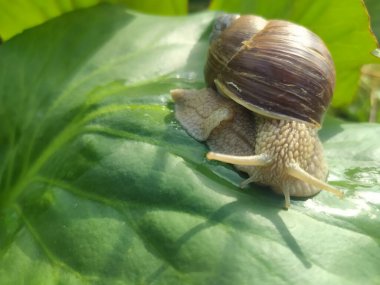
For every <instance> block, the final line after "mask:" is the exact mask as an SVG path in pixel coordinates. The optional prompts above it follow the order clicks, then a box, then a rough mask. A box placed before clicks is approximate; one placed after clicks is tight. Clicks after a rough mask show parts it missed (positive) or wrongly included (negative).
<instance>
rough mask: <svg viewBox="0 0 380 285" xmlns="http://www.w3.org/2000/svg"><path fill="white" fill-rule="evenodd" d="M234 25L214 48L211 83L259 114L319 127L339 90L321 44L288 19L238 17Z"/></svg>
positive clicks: (210, 62)
mask: <svg viewBox="0 0 380 285" xmlns="http://www.w3.org/2000/svg"><path fill="white" fill-rule="evenodd" d="M230 22H231V23H228V25H226V27H222V29H221V30H219V31H218V34H217V36H216V37H215V36H214V39H213V40H212V42H211V44H210V48H209V53H208V59H207V63H206V66H205V79H206V83H207V85H208V86H210V87H213V88H216V89H218V91H219V92H220V93H222V94H223V95H225V96H227V97H230V98H231V99H233V100H235V101H236V102H238V103H239V104H241V105H243V106H244V107H246V108H248V109H249V110H251V111H254V112H256V113H259V114H261V115H264V116H267V117H271V118H276V119H286V120H297V121H302V122H306V123H310V124H312V125H314V126H315V127H320V124H321V121H322V118H323V115H324V113H325V111H326V109H327V107H328V105H329V104H330V101H331V99H332V94H333V90H334V86H335V68H334V63H333V61H332V58H331V55H330V53H329V51H328V49H327V47H326V46H325V44H324V43H323V41H322V40H321V39H320V38H319V37H318V36H317V35H316V34H314V33H313V32H311V31H309V30H307V29H306V28H304V27H302V26H299V25H296V24H294V23H291V22H287V21H282V20H270V21H267V20H265V19H264V18H261V17H257V16H236V15H234V16H233V18H232V20H231V21H230ZM219 25H220V24H219Z"/></svg>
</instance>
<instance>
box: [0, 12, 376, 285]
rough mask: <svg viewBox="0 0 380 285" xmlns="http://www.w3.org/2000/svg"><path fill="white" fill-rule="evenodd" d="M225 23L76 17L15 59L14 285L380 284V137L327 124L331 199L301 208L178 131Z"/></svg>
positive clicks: (5, 87)
mask: <svg viewBox="0 0 380 285" xmlns="http://www.w3.org/2000/svg"><path fill="white" fill-rule="evenodd" d="M213 18H214V14H213V13H202V14H195V15H192V16H189V17H173V18H170V17H167V18H166V17H157V16H146V15H140V14H135V13H131V12H129V11H124V10H122V9H120V7H117V6H99V7H93V8H89V9H86V10H81V11H76V12H73V13H68V14H66V15H64V16H61V17H58V18H56V19H54V20H52V21H49V22H48V23H46V24H44V25H41V26H39V27H37V28H34V29H31V30H29V31H27V32H25V33H23V34H22V35H19V36H16V37H14V38H13V39H11V40H9V41H7V42H6V43H4V44H3V45H2V46H1V47H0V54H1V57H0V101H1V102H2V104H1V105H0V122H1V128H0V162H1V164H0V191H1V192H0V209H1V210H0V284H22V283H25V282H27V283H28V284H252V283H253V282H257V283H260V284H306V283H307V284H358V283H363V284H364V283H367V284H376V283H379V282H380V273H379V270H378V269H379V266H380V264H379V262H380V261H379V260H380V258H379V257H380V247H379V243H380V232H379V230H378V224H379V222H380V216H379V215H380V213H379V210H380V189H379V182H380V170H379V169H380V167H379V166H380V147H379V144H378V141H379V139H380V135H379V134H380V127H379V125H376V124H346V123H342V122H339V121H336V120H335V119H332V118H327V120H326V121H325V125H324V128H323V130H322V131H321V133H320V134H321V138H322V140H323V143H324V147H325V150H326V156H327V160H328V162H329V164H330V172H331V174H330V183H332V184H334V185H336V186H337V187H340V188H342V189H343V190H344V191H345V194H346V196H345V198H344V199H342V200H339V199H337V198H335V197H333V196H331V195H330V194H328V193H321V194H318V195H317V196H315V197H313V198H310V199H306V200H297V201H292V207H291V208H290V210H288V211H284V210H282V205H283V197H280V196H276V195H275V194H272V193H271V192H270V190H269V189H267V188H264V187H258V186H255V185H252V186H251V187H250V188H249V189H246V190H244V191H242V190H240V189H239V188H238V185H239V183H240V182H241V181H242V180H243V179H244V177H243V175H242V174H239V173H237V172H236V171H235V170H234V169H233V168H232V167H231V166H229V165H226V164H222V163H217V162H208V161H206V160H205V158H204V155H205V153H206V151H207V149H206V147H205V146H204V145H203V144H201V143H199V142H197V141H195V140H194V139H192V138H191V137H189V136H188V135H187V134H186V132H185V131H184V130H183V129H182V128H181V126H179V125H178V124H177V122H176V121H175V119H174V114H173V104H172V102H171V99H170V96H169V90H170V89H173V88H180V87H182V88H200V87H202V86H203V85H204V83H203V76H202V69H203V64H204V60H205V56H206V52H207V41H208V33H209V30H210V23H211V21H212V20H213Z"/></svg>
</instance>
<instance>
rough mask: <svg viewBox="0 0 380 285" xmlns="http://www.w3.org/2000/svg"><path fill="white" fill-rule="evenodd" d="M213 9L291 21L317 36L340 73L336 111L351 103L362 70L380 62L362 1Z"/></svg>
mask: <svg viewBox="0 0 380 285" xmlns="http://www.w3.org/2000/svg"><path fill="white" fill-rule="evenodd" d="M211 8H212V9H214V10H223V11H228V12H235V13H248V14H257V15H261V16H264V17H266V18H268V19H277V18H280V19H288V20H290V21H293V22H296V23H299V24H301V25H304V26H306V27H308V28H309V29H311V30H312V31H314V32H315V33H316V34H318V35H319V36H320V37H321V38H322V39H323V40H324V41H325V43H326V45H327V46H328V48H329V49H330V51H331V54H332V56H333V59H334V62H335V66H336V70H337V84H336V89H335V93H334V98H333V102H332V104H333V106H334V107H342V106H345V105H347V104H349V103H351V102H352V99H353V98H354V97H355V95H356V90H357V86H358V80H359V76H360V67H361V66H362V65H363V64H366V63H370V62H379V61H378V59H376V58H375V57H373V56H372V55H371V52H372V51H373V50H374V49H375V48H376V40H375V37H374V36H373V35H372V34H371V33H370V30H369V21H368V15H367V13H366V10H365V8H364V5H363V4H362V2H361V1H360V0H346V1H341V0H305V1H293V0H265V1H264V0H260V1H251V0H234V1H229V0H228V1H227V0H213V1H212V4H211Z"/></svg>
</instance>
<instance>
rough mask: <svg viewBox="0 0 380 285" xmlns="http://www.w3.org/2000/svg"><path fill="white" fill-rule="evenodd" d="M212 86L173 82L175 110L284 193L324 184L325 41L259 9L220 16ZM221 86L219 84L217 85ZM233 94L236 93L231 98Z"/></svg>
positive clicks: (252, 175) (199, 135) (330, 80)
mask: <svg viewBox="0 0 380 285" xmlns="http://www.w3.org/2000/svg"><path fill="white" fill-rule="evenodd" d="M205 80H206V84H207V85H208V86H209V89H202V90H178V89H177V90H173V91H172V92H171V93H172V97H173V100H174V101H175V116H176V119H177V120H178V121H179V122H180V123H181V125H182V126H183V127H184V128H185V129H186V131H187V132H188V133H189V134H190V135H191V136H193V137H194V138H196V139H197V140H200V141H206V142H207V144H208V146H209V147H210V149H211V152H210V153H208V154H207V158H208V159H212V160H218V161H222V162H226V163H231V164H234V166H235V167H236V168H237V169H239V170H241V171H244V172H246V173H247V174H248V175H249V178H248V179H247V180H245V181H243V182H242V184H241V186H242V187H244V186H246V185H247V184H249V183H251V182H254V183H259V184H264V185H268V186H270V187H271V188H272V189H273V191H274V192H276V193H278V194H282V195H284V197H285V208H288V207H289V206H290V196H295V197H309V196H312V195H315V194H316V193H318V192H319V191H320V190H321V189H322V190H326V191H329V192H332V193H333V194H335V195H337V196H339V197H342V195H343V193H342V192H341V191H339V190H337V189H336V188H334V187H333V186H331V185H329V184H327V183H326V182H325V181H326V178H327V174H328V168H327V164H326V162H325V160H324V156H323V148H322V145H321V142H320V140H319V138H318V134H317V131H318V129H319V127H320V124H321V121H322V118H323V115H324V112H325V111H326V109H327V108H328V105H329V103H330V101H331V98H332V93H333V89H334V84H335V69H334V64H333V62H332V59H331V55H330V53H329V51H328V50H327V48H326V47H325V45H324V43H323V42H322V40H321V39H320V38H318V37H317V36H316V35H315V34H313V33H312V32H310V31H308V30H307V29H305V28H303V27H301V26H298V25H296V24H293V23H289V22H286V21H279V20H274V21H267V20H265V19H263V18H261V17H256V16H238V15H232V16H223V17H221V18H220V19H219V20H218V21H217V22H216V24H215V27H214V31H213V35H212V36H211V43H210V48H209V53H208V59H207V63H206V65H205ZM213 90H216V91H217V92H215V91H213ZM231 99H232V100H231Z"/></svg>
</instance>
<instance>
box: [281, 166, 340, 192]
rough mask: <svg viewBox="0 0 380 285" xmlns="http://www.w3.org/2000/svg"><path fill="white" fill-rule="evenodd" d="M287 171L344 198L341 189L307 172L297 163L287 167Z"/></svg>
mask: <svg viewBox="0 0 380 285" xmlns="http://www.w3.org/2000/svg"><path fill="white" fill-rule="evenodd" d="M287 173H288V174H289V175H290V176H293V177H295V178H297V179H299V180H301V181H303V182H305V183H307V184H310V185H312V186H314V187H316V188H319V189H322V190H325V191H327V192H330V193H333V194H334V195H336V196H338V197H339V198H343V192H342V191H339V190H338V189H336V188H335V187H333V186H331V185H329V184H327V183H326V182H323V181H321V180H319V179H317V178H315V177H314V176H312V175H310V174H309V173H307V172H306V171H305V170H303V169H302V168H301V167H299V165H297V164H291V165H290V166H289V167H287Z"/></svg>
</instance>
